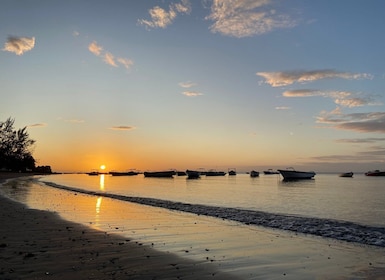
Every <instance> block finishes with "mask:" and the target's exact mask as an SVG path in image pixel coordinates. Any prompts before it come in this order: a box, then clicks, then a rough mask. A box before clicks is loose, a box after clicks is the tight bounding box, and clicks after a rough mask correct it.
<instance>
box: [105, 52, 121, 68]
mask: <svg viewBox="0 0 385 280" xmlns="http://www.w3.org/2000/svg"><path fill="white" fill-rule="evenodd" d="M103 60H104V62H105V63H107V64H108V65H111V66H114V67H118V65H117V64H116V62H115V58H114V55H113V54H112V53H109V52H107V53H105V54H104V58H103Z"/></svg>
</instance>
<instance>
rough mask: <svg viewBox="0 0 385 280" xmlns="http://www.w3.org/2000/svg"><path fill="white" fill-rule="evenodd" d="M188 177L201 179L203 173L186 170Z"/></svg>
mask: <svg viewBox="0 0 385 280" xmlns="http://www.w3.org/2000/svg"><path fill="white" fill-rule="evenodd" d="M186 173H187V178H188V179H199V178H200V177H201V173H200V172H199V171H195V170H186Z"/></svg>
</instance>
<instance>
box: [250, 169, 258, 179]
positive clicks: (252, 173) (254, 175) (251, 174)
mask: <svg viewBox="0 0 385 280" xmlns="http://www.w3.org/2000/svg"><path fill="white" fill-rule="evenodd" d="M250 177H253V178H254V177H259V172H258V171H255V170H251V171H250Z"/></svg>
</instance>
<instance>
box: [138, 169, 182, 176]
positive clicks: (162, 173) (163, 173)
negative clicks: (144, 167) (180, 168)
mask: <svg viewBox="0 0 385 280" xmlns="http://www.w3.org/2000/svg"><path fill="white" fill-rule="evenodd" d="M143 174H144V177H158V178H172V177H173V176H174V175H175V174H176V172H175V171H174V170H169V171H153V172H148V171H147V172H144V173H143Z"/></svg>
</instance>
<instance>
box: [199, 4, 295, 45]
mask: <svg viewBox="0 0 385 280" xmlns="http://www.w3.org/2000/svg"><path fill="white" fill-rule="evenodd" d="M272 3H273V1H271V0H214V1H213V4H212V6H211V14H210V15H209V16H208V17H207V18H206V19H208V20H212V21H213V22H214V23H213V24H212V25H211V27H210V30H211V31H212V32H214V33H216V32H218V33H221V34H223V35H226V36H232V37H237V38H241V37H248V36H253V35H260V34H264V33H268V32H271V31H273V30H274V29H277V28H290V27H294V26H295V25H296V24H297V23H296V21H295V20H294V19H292V18H290V16H288V15H284V14H281V13H279V12H278V11H277V10H275V9H274V5H273V4H272Z"/></svg>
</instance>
